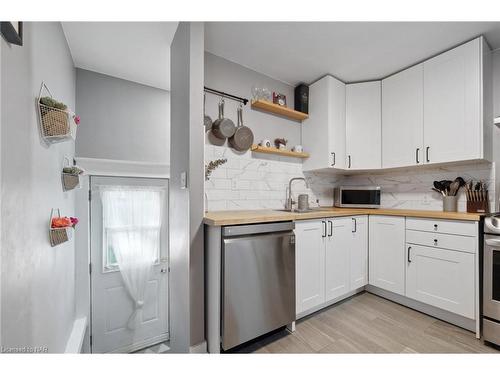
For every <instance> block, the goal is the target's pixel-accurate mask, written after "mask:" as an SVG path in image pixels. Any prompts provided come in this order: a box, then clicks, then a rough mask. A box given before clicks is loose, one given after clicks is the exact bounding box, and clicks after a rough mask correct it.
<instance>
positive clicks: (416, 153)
mask: <svg viewBox="0 0 500 375" xmlns="http://www.w3.org/2000/svg"><path fill="white" fill-rule="evenodd" d="M419 152H420V149H419V148H417V150H416V151H415V160H416V161H417V164H420V160H418V153H419Z"/></svg>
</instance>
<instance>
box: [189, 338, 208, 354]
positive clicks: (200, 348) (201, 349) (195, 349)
mask: <svg viewBox="0 0 500 375" xmlns="http://www.w3.org/2000/svg"><path fill="white" fill-rule="evenodd" d="M189 353H194V354H206V353H207V342H206V341H203V342H201V343H199V344H197V345H194V346H190V347H189Z"/></svg>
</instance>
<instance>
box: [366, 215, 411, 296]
mask: <svg viewBox="0 0 500 375" xmlns="http://www.w3.org/2000/svg"><path fill="white" fill-rule="evenodd" d="M369 223H370V224H369V225H370V229H369V259H370V262H369V283H370V285H373V286H376V287H379V288H382V289H385V290H388V291H391V292H394V293H398V294H402V295H404V294H405V267H406V264H405V262H406V260H405V218H404V217H395V216H376V215H371V216H370V217H369Z"/></svg>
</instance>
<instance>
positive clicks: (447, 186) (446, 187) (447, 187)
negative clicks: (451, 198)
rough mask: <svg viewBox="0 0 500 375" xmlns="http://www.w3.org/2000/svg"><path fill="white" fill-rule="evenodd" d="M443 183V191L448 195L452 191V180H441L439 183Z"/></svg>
mask: <svg viewBox="0 0 500 375" xmlns="http://www.w3.org/2000/svg"><path fill="white" fill-rule="evenodd" d="M439 182H440V183H441V185H442V186H443V190H444V192H445V193H446V195H448V193H449V191H450V185H451V181H450V180H441V181H439Z"/></svg>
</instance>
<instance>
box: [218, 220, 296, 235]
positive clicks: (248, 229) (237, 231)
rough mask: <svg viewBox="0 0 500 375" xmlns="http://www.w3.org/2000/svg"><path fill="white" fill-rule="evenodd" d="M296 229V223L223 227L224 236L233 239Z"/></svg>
mask: <svg viewBox="0 0 500 375" xmlns="http://www.w3.org/2000/svg"><path fill="white" fill-rule="evenodd" d="M294 229H295V223H294V222H293V221H285V222H281V223H266V224H249V225H231V226H228V227H222V236H223V237H232V236H243V235H252V234H262V233H274V232H288V231H291V230H294Z"/></svg>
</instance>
